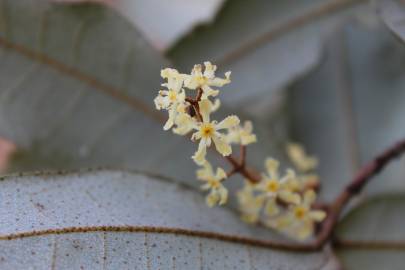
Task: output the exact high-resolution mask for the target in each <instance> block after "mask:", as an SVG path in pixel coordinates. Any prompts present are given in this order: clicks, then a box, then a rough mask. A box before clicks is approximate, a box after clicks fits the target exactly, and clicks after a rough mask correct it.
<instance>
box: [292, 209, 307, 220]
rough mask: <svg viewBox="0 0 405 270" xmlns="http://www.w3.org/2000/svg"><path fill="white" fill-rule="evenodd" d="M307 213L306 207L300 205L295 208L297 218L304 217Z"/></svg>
mask: <svg viewBox="0 0 405 270" xmlns="http://www.w3.org/2000/svg"><path fill="white" fill-rule="evenodd" d="M306 214H307V209H305V208H304V207H301V206H298V207H296V208H295V209H294V215H295V217H296V218H297V219H303V218H304V217H305V215H306Z"/></svg>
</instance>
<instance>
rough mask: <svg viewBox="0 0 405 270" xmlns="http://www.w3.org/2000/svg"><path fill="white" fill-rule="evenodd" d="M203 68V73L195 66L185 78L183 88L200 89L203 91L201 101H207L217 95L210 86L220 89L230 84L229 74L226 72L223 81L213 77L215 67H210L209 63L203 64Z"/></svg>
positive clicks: (199, 67) (200, 68)
mask: <svg viewBox="0 0 405 270" xmlns="http://www.w3.org/2000/svg"><path fill="white" fill-rule="evenodd" d="M204 66H205V69H204V72H203V71H202V66H201V65H195V66H194V68H193V69H192V70H191V74H190V75H186V76H185V80H184V86H185V87H187V88H189V89H198V88H201V89H202V90H203V91H204V93H203V95H202V99H207V98H208V97H209V96H216V95H218V93H219V91H218V90H214V89H212V88H211V86H213V87H222V86H224V85H225V84H228V83H230V82H231V80H230V76H231V72H230V71H228V72H226V73H225V79H221V78H217V77H215V71H216V70H217V66H215V65H212V64H211V63H210V62H204Z"/></svg>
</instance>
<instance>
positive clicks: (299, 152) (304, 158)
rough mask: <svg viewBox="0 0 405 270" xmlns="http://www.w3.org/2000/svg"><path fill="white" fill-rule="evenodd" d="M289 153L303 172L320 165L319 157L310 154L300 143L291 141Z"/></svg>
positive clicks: (295, 164) (293, 161) (288, 147)
mask: <svg viewBox="0 0 405 270" xmlns="http://www.w3.org/2000/svg"><path fill="white" fill-rule="evenodd" d="M287 154H288V156H289V158H290V159H291V161H292V163H293V164H294V166H295V167H297V169H298V170H300V171H302V172H307V171H310V170H313V169H315V168H316V167H317V166H318V159H317V158H316V157H313V156H308V155H307V154H306V153H305V149H304V147H302V145H300V144H298V143H289V144H288V145H287Z"/></svg>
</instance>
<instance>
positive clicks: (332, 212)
mask: <svg viewBox="0 0 405 270" xmlns="http://www.w3.org/2000/svg"><path fill="white" fill-rule="evenodd" d="M403 152H405V139H404V140H402V141H400V142H398V143H396V144H395V145H393V146H391V147H390V148H388V149H387V150H385V151H384V152H383V153H382V154H380V155H379V156H377V157H376V158H375V159H374V160H372V161H371V162H370V163H368V164H366V165H365V166H364V167H363V168H362V169H361V170H360V171H359V172H358V174H357V175H356V176H355V177H354V179H353V181H351V182H350V183H349V184H348V185H347V186H346V188H344V190H343V191H342V193H341V194H340V195H339V196H338V197H337V198H336V199H335V201H334V202H333V203H332V204H331V205H330V207H329V213H328V216H327V218H326V220H325V222H324V223H323V225H322V229H321V231H320V233H319V234H318V236H317V238H316V240H315V241H314V244H313V247H314V248H316V249H319V248H322V247H323V246H324V244H325V243H326V242H328V241H329V240H330V238H331V236H332V233H333V229H334V228H335V225H336V223H337V222H338V220H339V217H340V214H341V212H342V210H343V208H344V207H345V206H346V205H347V203H348V202H349V201H350V200H351V199H352V198H353V197H355V196H356V195H357V194H359V193H360V192H361V191H362V189H363V188H364V186H365V185H366V184H367V183H368V182H369V181H370V179H372V177H373V176H375V175H377V174H378V173H379V172H380V171H381V170H382V169H383V168H384V167H385V166H386V165H387V164H388V163H389V162H390V161H392V160H393V159H395V158H397V157H399V156H400V155H401V154H403Z"/></svg>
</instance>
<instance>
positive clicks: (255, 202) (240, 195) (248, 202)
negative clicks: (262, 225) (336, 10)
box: [236, 180, 265, 223]
mask: <svg viewBox="0 0 405 270" xmlns="http://www.w3.org/2000/svg"><path fill="white" fill-rule="evenodd" d="M254 190H255V188H254V184H252V183H250V182H249V181H247V180H245V185H244V186H243V188H242V189H241V190H240V191H238V192H237V193H236V196H237V199H238V203H239V209H240V211H241V218H242V220H243V221H245V222H247V223H256V222H257V221H258V220H259V218H260V212H261V209H262V207H263V203H264V201H265V197H264V196H258V195H255V193H254Z"/></svg>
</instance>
